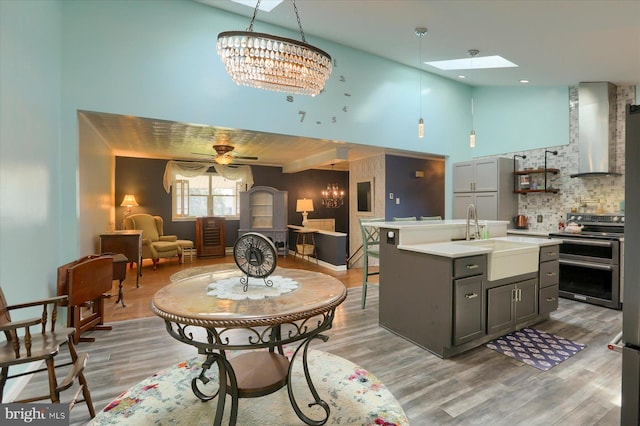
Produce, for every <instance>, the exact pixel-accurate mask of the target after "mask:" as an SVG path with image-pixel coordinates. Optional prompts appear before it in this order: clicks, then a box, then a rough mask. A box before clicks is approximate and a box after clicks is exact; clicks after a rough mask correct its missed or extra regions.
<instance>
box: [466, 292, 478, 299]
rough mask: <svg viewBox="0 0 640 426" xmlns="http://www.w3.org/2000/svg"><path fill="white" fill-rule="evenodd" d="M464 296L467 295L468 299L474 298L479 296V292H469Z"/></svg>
mask: <svg viewBox="0 0 640 426" xmlns="http://www.w3.org/2000/svg"><path fill="white" fill-rule="evenodd" d="M464 297H466V298H467V299H474V298H476V297H478V293H468V294H465V295H464Z"/></svg>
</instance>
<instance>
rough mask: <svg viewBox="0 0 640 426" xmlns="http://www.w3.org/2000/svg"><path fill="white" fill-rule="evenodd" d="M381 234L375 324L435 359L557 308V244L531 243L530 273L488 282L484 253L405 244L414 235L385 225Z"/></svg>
mask: <svg viewBox="0 0 640 426" xmlns="http://www.w3.org/2000/svg"><path fill="white" fill-rule="evenodd" d="M443 222H444V221H443ZM385 226H389V227H388V228H387V227H385ZM380 231H381V245H380V308H379V322H380V325H381V326H382V327H384V328H386V329H388V330H390V331H391V332H393V333H396V334H398V335H400V336H402V337H404V338H405V339H407V340H409V341H411V342H413V343H415V344H416V345H418V346H420V347H423V348H425V349H427V350H429V351H430V352H432V353H434V354H435V355H437V356H439V357H441V358H448V357H451V356H454V355H457V354H460V353H462V352H464V351H467V350H469V349H472V348H475V347H477V346H480V345H482V344H484V343H486V342H488V341H490V340H492V339H494V338H496V337H499V336H502V335H505V334H508V333H510V332H512V331H514V330H517V329H521V328H523V327H527V326H531V325H533V324H536V323H538V322H541V321H544V320H545V319H548V318H549V314H550V313H551V312H552V311H553V310H555V309H557V306H558V305H557V292H558V288H557V267H558V265H557V253H558V246H557V244H558V243H559V242H558V241H557V240H543V239H538V240H537V243H531V244H534V245H535V246H537V247H539V250H538V251H539V260H538V262H536V261H535V259H534V261H533V262H534V268H535V267H536V266H537V270H536V271H535V272H525V273H522V274H517V275H513V276H509V277H504V278H498V279H495V280H494V281H489V280H488V277H489V271H488V255H489V252H490V251H491V250H490V249H482V248H480V247H479V246H478V247H476V248H477V249H476V250H473V246H470V245H464V246H463V247H464V249H461V250H460V251H459V252H458V251H456V250H457V249H458V247H460V245H458V244H460V242H451V241H447V242H440V243H427V244H412V245H407V244H403V243H402V242H403V241H402V233H403V232H404V233H408V232H411V233H412V234H413V235H415V231H416V230H415V229H411V226H409V225H391V224H390V223H389V222H385V223H384V224H382V223H381V227H380ZM505 235H506V234H505ZM498 239H501V240H511V239H512V237H505V238H498ZM452 247H453V248H452ZM469 247H471V248H472V249H468V250H467V248H469ZM483 251H484V253H483ZM534 255H535V253H534ZM554 256H555V258H554ZM536 263H537V265H536Z"/></svg>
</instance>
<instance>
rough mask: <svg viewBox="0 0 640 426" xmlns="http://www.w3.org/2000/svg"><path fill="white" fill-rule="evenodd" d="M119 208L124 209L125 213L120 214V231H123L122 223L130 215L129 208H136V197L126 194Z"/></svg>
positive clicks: (123, 225)
mask: <svg viewBox="0 0 640 426" xmlns="http://www.w3.org/2000/svg"><path fill="white" fill-rule="evenodd" d="M120 207H126V208H127V211H126V212H124V213H123V214H122V229H125V224H124V221H125V219H126V218H127V216H129V215H130V214H131V207H138V202H137V201H136V197H135V196H134V195H133V194H126V195H125V196H124V199H123V200H122V203H120Z"/></svg>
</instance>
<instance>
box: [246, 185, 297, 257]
mask: <svg viewBox="0 0 640 426" xmlns="http://www.w3.org/2000/svg"><path fill="white" fill-rule="evenodd" d="M287 194H288V193H287V191H279V190H277V189H276V188H272V187H270V186H256V187H253V188H251V189H250V190H249V191H246V192H241V193H240V228H239V229H238V237H240V236H242V235H244V234H246V233H247V232H259V233H260V234H262V235H264V236H266V237H267V238H269V239H271V241H273V244H274V245H275V246H276V249H277V250H278V254H281V255H284V256H286V255H287V251H288V249H289V248H288V245H289V244H288V240H289V236H288V229H287V220H288V219H287V196H288V195H287Z"/></svg>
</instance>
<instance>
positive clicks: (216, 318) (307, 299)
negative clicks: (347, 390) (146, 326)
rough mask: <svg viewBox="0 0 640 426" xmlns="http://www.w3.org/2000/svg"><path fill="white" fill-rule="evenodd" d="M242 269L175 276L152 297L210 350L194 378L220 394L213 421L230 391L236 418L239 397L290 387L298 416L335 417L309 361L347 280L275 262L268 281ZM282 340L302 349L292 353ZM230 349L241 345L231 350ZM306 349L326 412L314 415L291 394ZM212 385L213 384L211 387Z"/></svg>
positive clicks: (162, 312) (191, 339)
mask: <svg viewBox="0 0 640 426" xmlns="http://www.w3.org/2000/svg"><path fill="white" fill-rule="evenodd" d="M241 279H242V280H246V279H247V277H246V276H245V275H244V274H243V273H242V272H241V271H240V270H238V269H229V270H222V271H214V272H207V273H202V274H198V275H194V276H191V277H187V278H183V279H180V280H178V281H175V282H173V283H171V284H169V285H167V286H166V287H164V288H162V289H160V290H159V291H158V292H156V294H155V295H154V296H153V299H152V302H151V309H152V310H153V312H154V313H155V314H156V315H158V316H159V317H161V318H163V319H164V321H165V325H166V330H167V332H168V333H169V334H170V335H171V336H172V337H174V338H175V339H177V340H178V341H180V342H182V343H185V344H189V345H192V346H195V347H196V348H197V349H198V353H200V354H202V355H205V356H206V359H205V361H204V362H203V364H202V370H201V372H200V374H199V375H198V376H197V377H195V378H193V379H192V382H191V387H192V389H193V392H194V394H195V395H196V396H197V397H198V398H200V399H201V400H202V401H208V400H212V399H214V398H216V397H218V401H217V407H216V412H215V418H214V424H215V425H219V424H221V423H222V418H223V415H224V410H225V403H226V400H227V396H230V397H231V411H230V414H229V423H230V424H235V423H236V419H237V413H238V400H239V398H255V397H259V396H263V395H268V394H270V393H273V392H275V391H277V390H279V389H280V388H282V387H283V386H285V385H286V386H287V388H288V394H289V400H290V401H291V405H292V407H293V409H294V411H295V412H296V414H297V415H298V417H299V418H300V419H301V420H302V421H303V422H305V423H306V424H309V425H322V424H324V423H326V421H327V420H328V418H329V415H330V409H329V406H328V405H327V403H326V402H325V401H324V400H322V398H321V397H320V395H318V393H317V391H316V389H315V387H314V385H313V382H312V380H311V376H310V374H309V369H308V365H307V351H308V347H309V344H310V343H311V341H312V340H313V339H322V340H324V341H326V340H327V339H328V336H326V335H325V334H323V333H324V332H325V331H327V330H329V329H330V328H331V326H332V323H333V319H334V316H335V310H336V308H337V307H338V306H339V305H340V304H341V303H342V302H343V301H344V300H345V299H346V297H347V290H346V288H345V287H344V285H343V284H342V283H341V282H340V281H338V280H337V279H335V278H334V277H331V276H329V275H326V274H323V273H320V272H314V271H306V270H299V269H287V268H280V267H278V268H276V269H275V271H274V272H273V274H272V275H271V276H269V277H266V278H265V279H260V278H249V286H248V290H247V291H244V290H243V287H244V286H245V284H244V282H245V281H241ZM283 345H288V346H293V347H295V348H296V349H295V351H294V352H293V355H292V357H291V359H290V360H289V358H287V357H286V356H285V355H284V351H283ZM227 351H242V352H241V353H240V354H239V355H236V356H229V357H228V356H227ZM299 353H301V354H302V356H301V358H302V364H303V369H304V373H305V379H306V382H307V385H308V387H309V390H310V392H311V395H312V397H313V398H314V401H312V402H310V403H309V404H308V406H309V407H311V406H314V405H317V406H319V407H321V408H322V410H321V412H323V413H324V416H323V417H322V418H320V419H312V418H310V417H308V416H307V415H306V414H305V413H303V412H302V410H300V408H299V405H298V403H297V401H296V397H295V395H294V394H293V392H292V386H291V378H292V375H291V369H292V366H293V363H294V361H295V360H296V359H297V356H298V354H299ZM213 364H216V365H217V367H218V377H219V378H223V377H226V378H227V380H218V379H216V380H217V382H218V383H217V386H214V388H213V390H209V389H210V388H211V386H210V385H209V382H210V381H211V379H210V377H209V376H210V374H209V375H208V374H207V372H208V370H209V369H210V368H211V367H212V366H213ZM207 385H209V386H207Z"/></svg>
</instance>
